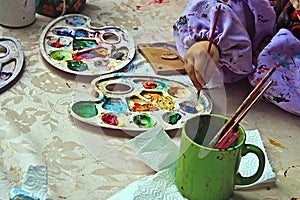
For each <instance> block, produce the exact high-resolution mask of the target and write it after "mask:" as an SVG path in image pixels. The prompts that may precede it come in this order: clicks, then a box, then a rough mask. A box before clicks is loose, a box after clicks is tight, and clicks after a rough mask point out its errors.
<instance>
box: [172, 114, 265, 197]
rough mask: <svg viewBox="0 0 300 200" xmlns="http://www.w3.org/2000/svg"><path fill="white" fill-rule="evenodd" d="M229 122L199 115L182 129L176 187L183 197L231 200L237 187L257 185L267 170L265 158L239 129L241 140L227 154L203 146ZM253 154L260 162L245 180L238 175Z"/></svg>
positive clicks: (216, 117) (242, 130) (227, 150)
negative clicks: (246, 140) (241, 162)
mask: <svg viewBox="0 0 300 200" xmlns="http://www.w3.org/2000/svg"><path fill="white" fill-rule="evenodd" d="M227 120H228V118H226V117H223V116H219V115H213V114H205V115H197V116H195V117H192V118H190V119H189V120H188V121H187V122H186V123H185V124H184V126H183V128H182V136H181V143H180V153H179V159H178V166H177V171H176V185H177V187H178V189H179V191H180V192H181V193H182V194H183V196H185V197H187V198H189V199H192V200H196V199H201V200H203V199H209V200H214V199H216V200H222V199H228V198H230V196H231V195H232V193H233V190H234V186H235V185H249V184H251V183H254V182H255V181H257V180H258V179H259V178H260V177H261V175H262V173H263V170H264V166H265V155H264V153H263V151H262V150H261V149H260V148H259V147H257V146H255V145H252V144H245V139H246V135H245V130H244V129H243V128H242V127H241V126H239V127H238V128H237V129H238V130H239V131H240V133H241V134H240V136H239V137H238V138H237V140H236V141H235V142H234V143H233V144H232V147H230V148H228V149H225V150H218V149H215V148H208V147H205V146H202V145H201V144H203V142H205V140H207V139H208V140H210V139H211V138H212V137H213V134H210V133H217V131H218V130H219V129H220V128H221V127H222V125H223V124H224V123H225V122H226V121H227ZM247 153H254V154H255V155H256V156H257V157H258V160H259V166H258V169H257V171H256V173H255V174H254V175H252V176H250V177H243V176H241V174H240V173H239V172H238V169H239V165H240V161H241V158H242V157H243V156H244V155H246V154H247Z"/></svg>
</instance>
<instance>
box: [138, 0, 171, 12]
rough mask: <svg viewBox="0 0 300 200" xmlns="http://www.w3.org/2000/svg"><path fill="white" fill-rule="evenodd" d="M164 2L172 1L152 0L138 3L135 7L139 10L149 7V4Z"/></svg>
mask: <svg viewBox="0 0 300 200" xmlns="http://www.w3.org/2000/svg"><path fill="white" fill-rule="evenodd" d="M163 3H170V0H152V1H150V2H148V3H146V4H144V5H137V6H136V7H135V8H136V9H137V10H142V9H147V8H148V7H149V6H151V5H153V4H163Z"/></svg>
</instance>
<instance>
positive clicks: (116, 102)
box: [102, 98, 127, 114]
mask: <svg viewBox="0 0 300 200" xmlns="http://www.w3.org/2000/svg"><path fill="white" fill-rule="evenodd" d="M102 107H103V109H105V110H109V111H113V112H115V113H118V114H120V113H124V112H126V111H127V104H126V103H124V102H123V101H122V100H121V99H117V98H107V99H106V100H105V102H104V103H103V106H102Z"/></svg>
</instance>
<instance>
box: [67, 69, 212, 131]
mask: <svg viewBox="0 0 300 200" xmlns="http://www.w3.org/2000/svg"><path fill="white" fill-rule="evenodd" d="M91 86H92V89H93V90H94V93H93V94H91V97H86V100H77V101H74V102H73V103H72V104H71V105H70V108H69V112H70V114H71V115H72V116H73V117H74V118H76V119H78V120H80V121H83V122H86V123H89V124H92V125H96V126H100V127H106V128H112V129H122V130H131V131H144V130H148V129H150V128H153V127H156V126H158V125H161V126H163V127H164V129H165V130H172V129H177V128H181V127H182V125H183V123H184V122H185V121H186V120H187V119H188V118H189V117H192V116H194V115H196V114H199V113H210V112H211V110H212V103H211V100H210V98H209V97H208V95H207V94H206V93H205V92H203V91H202V92H201V95H200V99H199V100H197V96H196V93H197V91H196V89H195V88H194V87H192V86H190V85H188V84H185V83H182V82H179V81H174V80H171V79H168V78H166V77H163V76H159V75H138V74H132V75H128V74H124V73H114V74H110V75H104V76H101V77H99V78H96V79H94V80H93V81H92V82H91ZM95 94H96V95H95ZM93 95H95V96H96V97H97V98H96V97H92V96H93Z"/></svg>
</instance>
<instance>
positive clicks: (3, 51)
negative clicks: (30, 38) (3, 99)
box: [0, 37, 24, 89]
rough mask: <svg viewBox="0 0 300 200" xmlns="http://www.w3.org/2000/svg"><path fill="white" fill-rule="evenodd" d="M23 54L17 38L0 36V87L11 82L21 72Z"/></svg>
mask: <svg viewBox="0 0 300 200" xmlns="http://www.w3.org/2000/svg"><path fill="white" fill-rule="evenodd" d="M23 64H24V54H23V51H22V47H21V44H20V43H19V41H18V40H16V39H14V38H11V37H0V89H1V88H3V87H5V86H6V85H8V84H9V83H10V82H12V81H13V80H14V79H15V78H16V77H17V76H18V75H19V74H20V72H21V70H22V67H23Z"/></svg>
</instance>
